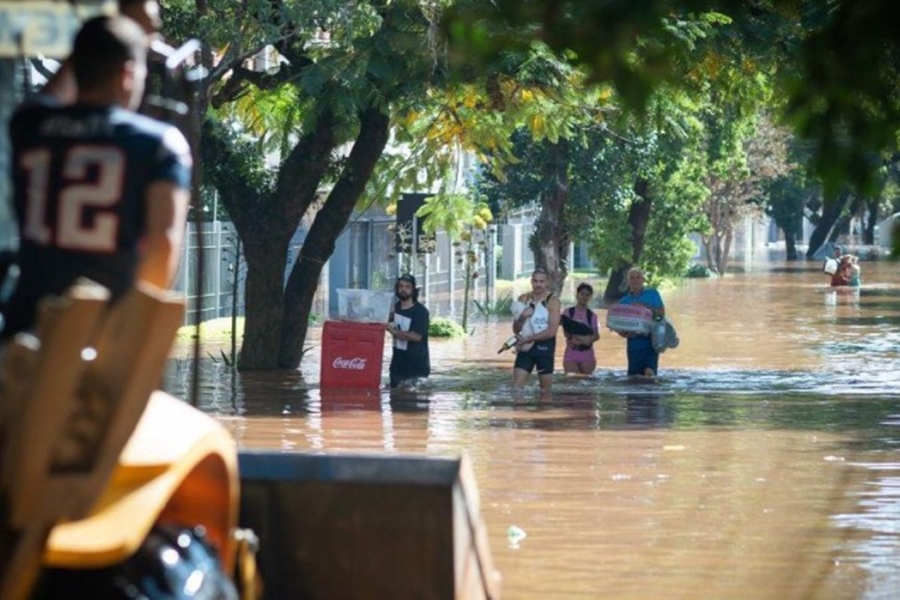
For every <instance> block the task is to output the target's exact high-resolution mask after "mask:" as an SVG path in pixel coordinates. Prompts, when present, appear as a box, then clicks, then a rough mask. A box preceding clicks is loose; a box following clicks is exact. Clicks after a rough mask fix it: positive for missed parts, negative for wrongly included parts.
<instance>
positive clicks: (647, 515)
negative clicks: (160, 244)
mask: <svg viewBox="0 0 900 600" xmlns="http://www.w3.org/2000/svg"><path fill="white" fill-rule="evenodd" d="M863 269H864V270H863V275H864V279H865V282H866V286H865V287H864V288H863V289H862V290H861V291H858V292H849V293H848V292H846V291H844V292H841V291H837V292H836V291H833V290H831V289H829V288H827V287H826V283H827V278H826V277H825V276H824V275H823V274H822V273H821V272H820V271H819V270H818V268H817V265H813V264H801V265H800V266H799V267H797V268H781V267H780V266H777V265H766V266H763V267H759V268H758V270H756V271H753V272H749V273H747V274H743V275H736V276H729V277H727V278H725V279H722V280H687V281H685V282H683V283H682V284H681V285H680V286H679V287H678V288H676V289H672V290H664V291H663V296H664V299H665V301H666V304H667V310H668V314H669V316H670V317H671V319H672V321H673V322H674V323H675V325H676V327H677V328H678V332H679V336H680V338H681V345H680V346H679V347H678V348H677V349H675V350H669V351H668V352H666V353H665V354H664V355H663V356H662V357H661V361H660V366H661V373H660V374H661V376H660V378H659V380H658V381H657V382H655V383H640V382H633V381H629V380H628V379H627V378H625V377H624V375H623V372H624V365H625V350H624V340H622V339H621V338H619V337H618V336H616V335H614V334H611V333H610V332H608V331H606V332H604V333H603V335H602V339H601V341H600V342H599V345H598V347H597V348H598V364H599V365H600V366H599V367H598V370H597V372H596V373H595V376H594V377H591V378H586V379H575V378H567V377H564V376H563V375H562V374H558V375H557V377H556V379H555V381H554V393H553V395H552V397H551V398H541V397H540V395H539V393H538V392H537V390H536V381H533V380H532V381H530V385H531V386H532V387H530V388H529V389H528V390H527V391H526V393H525V395H524V397H522V398H513V396H512V395H511V393H510V387H509V380H510V377H511V366H512V361H513V357H512V356H511V355H508V354H506V355H501V356H498V355H497V354H496V348H497V347H499V345H500V344H501V343H502V340H503V339H504V338H505V337H506V336H507V333H508V329H509V324H508V323H507V322H502V323H482V322H478V323H477V324H476V331H475V333H474V335H473V336H472V337H470V338H468V339H466V340H463V341H443V340H434V341H433V342H432V345H431V350H432V363H433V370H434V374H433V376H432V378H431V379H430V380H429V381H428V382H427V383H426V384H425V385H424V386H422V387H421V388H420V389H418V390H416V391H407V392H404V393H402V394H395V395H394V396H393V397H391V395H390V394H389V393H388V392H386V391H382V392H381V393H373V394H370V395H366V394H362V393H358V394H353V395H351V396H346V395H342V396H333V395H330V394H328V393H326V394H325V395H324V396H323V395H322V394H320V391H319V389H318V386H317V384H318V369H319V364H318V360H317V356H315V355H316V354H317V353H316V352H311V353H310V357H309V358H308V360H307V362H306V363H305V364H304V365H303V366H302V368H301V370H300V372H299V373H297V374H295V375H294V374H291V375H284V374H272V373H253V374H244V375H240V374H239V375H233V374H231V373H229V372H228V371H227V369H225V367H224V366H223V365H222V364H215V363H213V362H211V361H205V362H204V363H203V367H202V373H203V378H204V379H203V384H202V393H201V398H200V404H201V406H202V407H203V408H204V409H205V410H207V411H209V412H212V413H215V414H217V415H218V416H219V417H220V419H221V420H222V422H223V423H224V424H225V425H226V426H227V427H229V428H230V429H231V431H232V432H233V433H234V435H235V437H236V438H237V440H238V442H239V444H240V445H241V446H242V447H245V448H262V449H275V450H278V449H280V450H285V451H289V450H303V451H317V452H338V451H340V452H346V451H350V452H361V453H389V454H417V455H428V456H455V455H457V454H459V453H460V452H463V451H464V452H466V453H468V455H469V456H470V458H471V459H472V463H473V465H474V468H475V472H476V476H477V481H478V486H479V490H480V495H481V500H482V504H481V513H482V516H483V518H484V520H485V521H486V523H487V526H488V530H489V537H490V542H491V549H492V553H493V558H494V562H495V564H496V566H497V567H498V568H499V570H500V571H501V572H502V576H503V582H504V583H503V592H504V597H506V598H541V599H544V598H640V599H648V598H667V599H668V598H691V599H693V598H779V599H782V598H829V599H830V598H867V599H876V598H878V599H880V598H884V599H887V598H896V597H897V594H898V593H900V453H898V446H900V385H898V384H900V265H896V264H891V263H887V262H883V263H865V264H864V265H863ZM601 314H602V313H601ZM317 335H318V332H314V335H313V336H312V337H311V339H310V343H311V344H313V345H316V346H318V344H319V340H318V338H317ZM389 356H390V350H389V349H387V357H388V358H389ZM560 364H561V358H558V360H557V365H560ZM188 375H189V365H188V364H187V363H185V362H182V361H172V364H171V365H170V369H169V374H168V377H167V387H168V388H169V389H170V391H172V392H174V393H176V394H177V395H180V396H182V397H184V396H185V395H186V394H185V392H184V390H185V389H186V385H187V381H188ZM385 381H386V379H385Z"/></svg>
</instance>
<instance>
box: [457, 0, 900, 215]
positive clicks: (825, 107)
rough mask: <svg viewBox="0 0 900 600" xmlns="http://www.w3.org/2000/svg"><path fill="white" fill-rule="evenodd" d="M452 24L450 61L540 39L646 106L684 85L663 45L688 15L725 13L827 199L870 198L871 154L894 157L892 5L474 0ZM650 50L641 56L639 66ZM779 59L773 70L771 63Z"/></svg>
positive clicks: (899, 63) (897, 94)
mask: <svg viewBox="0 0 900 600" xmlns="http://www.w3.org/2000/svg"><path fill="white" fill-rule="evenodd" d="M454 9H455V10H454V11H453V12H451V13H449V14H448V16H447V18H446V19H445V21H444V23H445V27H446V30H447V31H448V32H449V34H450V36H451V37H452V39H453V42H454V44H453V46H452V47H453V48H454V49H455V52H454V53H453V54H451V56H452V57H455V58H457V59H459V61H460V62H462V61H464V62H465V64H466V68H467V69H472V68H473V66H474V64H476V61H475V59H477V58H482V59H483V60H484V61H485V62H489V61H490V60H491V59H492V57H493V56H495V55H496V54H497V53H499V52H502V51H509V50H510V49H514V48H520V47H522V46H523V45H527V44H529V43H530V41H531V40H533V39H540V40H542V41H543V42H544V43H546V44H547V45H548V46H549V47H550V48H552V49H554V50H557V51H560V52H569V53H570V54H571V55H572V56H574V57H575V60H577V61H579V62H580V63H582V64H584V65H585V66H586V68H587V69H588V70H589V72H590V73H591V74H592V76H593V77H594V78H595V79H597V80H601V81H609V82H612V83H613V84H614V85H615V86H616V87H617V89H618V90H619V92H620V94H621V95H622V97H623V99H624V101H625V102H626V103H628V104H629V105H632V106H642V105H644V104H645V103H646V100H647V98H649V96H650V92H651V90H652V89H653V88H654V87H656V86H657V85H659V84H660V83H661V82H665V81H675V82H677V81H680V80H681V79H682V74H683V70H682V65H680V64H679V62H680V60H681V56H680V54H679V53H676V52H672V51H671V48H670V47H669V46H667V45H666V44H659V43H655V42H654V41H655V40H659V39H662V36H663V35H664V34H665V33H667V32H670V31H672V27H673V24H678V23H680V22H683V20H684V19H683V16H684V15H690V14H724V15H728V16H729V17H730V18H731V20H732V22H733V23H734V24H735V30H736V31H737V32H738V33H739V34H740V35H739V38H740V40H742V43H744V44H747V43H749V44H750V45H751V46H752V47H753V48H755V49H757V52H755V53H754V54H753V55H750V56H748V57H747V58H748V59H749V60H750V61H751V62H753V61H758V60H760V59H761V60H764V61H766V62H768V63H769V64H773V66H777V71H775V72H774V73H775V75H776V77H775V79H774V83H775V85H776V91H777V94H778V96H780V97H781V98H784V99H785V100H786V102H784V103H783V104H781V106H780V109H781V114H782V115H784V116H785V117H786V118H787V119H788V120H789V122H790V123H791V124H792V125H793V127H794V129H795V131H796V132H797V133H798V134H799V135H800V136H801V137H802V138H803V139H804V140H807V141H808V142H809V143H810V144H811V153H810V156H811V164H812V165H813V167H814V171H815V172H816V173H817V174H818V175H819V176H821V177H822V178H823V182H824V184H825V189H826V192H827V197H829V198H830V197H833V196H837V192H838V190H840V189H841V188H842V186H844V185H846V184H848V183H849V184H850V185H851V186H852V187H853V188H854V189H856V190H857V191H859V192H861V193H863V195H874V194H875V192H876V190H877V187H878V177H877V171H878V167H879V165H878V161H877V160H873V158H872V156H873V154H877V153H878V152H880V151H882V150H888V151H896V149H897V145H898V140H897V131H898V123H900V89H898V81H900V47H898V42H900V34H898V30H897V28H896V26H895V25H894V23H895V21H896V6H895V2H893V0H867V1H860V0H831V1H828V2H822V1H821V0H774V1H771V2H732V1H725V0H649V1H647V2H640V3H637V2H631V1H629V0H611V1H609V2H582V1H580V0H533V1H531V2H521V1H519V0H491V1H482V0H466V1H460V2H457V3H456V4H455V5H454ZM636 46H642V47H641V50H642V52H643V55H644V59H643V60H639V61H638V60H635V56H634V53H635V48H636ZM772 58H776V59H777V61H776V63H772V61H771V59H772Z"/></svg>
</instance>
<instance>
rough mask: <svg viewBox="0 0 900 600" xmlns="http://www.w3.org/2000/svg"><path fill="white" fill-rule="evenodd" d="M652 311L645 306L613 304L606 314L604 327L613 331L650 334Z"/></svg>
mask: <svg viewBox="0 0 900 600" xmlns="http://www.w3.org/2000/svg"><path fill="white" fill-rule="evenodd" d="M652 322H653V311H651V310H650V309H649V308H647V307H645V306H636V305H633V304H613V305H612V306H610V307H609V309H608V311H607V313H606V326H607V327H609V328H610V329H613V330H615V331H630V332H634V333H650V324H651V323H652Z"/></svg>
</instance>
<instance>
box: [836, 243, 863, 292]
mask: <svg viewBox="0 0 900 600" xmlns="http://www.w3.org/2000/svg"><path fill="white" fill-rule="evenodd" d="M833 258H834V260H836V261H837V262H838V265H837V270H836V271H835V272H834V273H833V274H832V275H831V287H844V286H849V287H859V285H860V282H861V278H860V268H859V258H858V257H856V256H853V255H852V254H843V253H842V249H841V247H840V246H835V247H834V252H833Z"/></svg>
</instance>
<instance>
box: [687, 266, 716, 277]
mask: <svg viewBox="0 0 900 600" xmlns="http://www.w3.org/2000/svg"><path fill="white" fill-rule="evenodd" d="M684 276H685V277H689V278H704V277H712V276H713V272H712V271H710V270H709V269H708V268H707V267H706V266H705V265H691V266H690V267H688V270H687V273H685V274H684Z"/></svg>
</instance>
